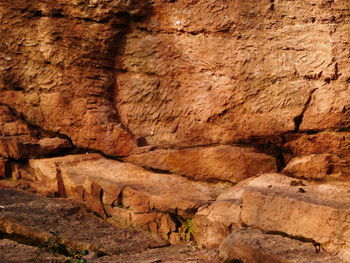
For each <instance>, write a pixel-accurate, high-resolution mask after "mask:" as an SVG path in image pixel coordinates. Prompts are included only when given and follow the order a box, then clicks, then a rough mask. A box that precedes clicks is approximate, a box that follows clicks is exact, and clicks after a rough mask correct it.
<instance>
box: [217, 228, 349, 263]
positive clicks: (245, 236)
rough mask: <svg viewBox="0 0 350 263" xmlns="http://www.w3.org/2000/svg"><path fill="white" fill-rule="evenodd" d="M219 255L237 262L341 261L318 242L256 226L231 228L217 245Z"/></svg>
mask: <svg viewBox="0 0 350 263" xmlns="http://www.w3.org/2000/svg"><path fill="white" fill-rule="evenodd" d="M220 257H221V258H222V259H223V260H225V261H226V262H237V263H238V262H240V263H345V261H343V260H341V259H340V258H338V257H337V256H332V255H330V254H329V253H327V252H325V251H323V250H322V249H320V247H319V246H318V244H315V245H314V244H312V243H311V242H301V241H299V240H295V239H291V238H287V237H283V236H280V235H276V234H265V233H263V232H261V231H260V230H256V229H255V230H254V229H241V230H237V231H234V232H232V233H231V235H230V236H229V237H227V238H226V239H225V241H224V242H223V243H222V244H221V246H220Z"/></svg>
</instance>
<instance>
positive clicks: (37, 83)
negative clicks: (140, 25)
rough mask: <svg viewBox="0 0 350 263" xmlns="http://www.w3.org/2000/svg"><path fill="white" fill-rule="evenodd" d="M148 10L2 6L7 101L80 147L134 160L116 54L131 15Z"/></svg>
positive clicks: (2, 91) (2, 89)
mask: <svg viewBox="0 0 350 263" xmlns="http://www.w3.org/2000/svg"><path fill="white" fill-rule="evenodd" d="M143 9H144V2H143V1H133V3H131V2H127V3H125V2H124V1H112V2H108V3H107V2H104V3H98V2H95V3H90V2H89V1H80V2H79V1H75V2H69V3H68V2H66V1H55V2H52V1H40V2H37V1H29V2H28V1H24V0H16V1H12V2H11V3H9V2H6V1H5V2H4V1H2V2H1V3H0V10H1V11H0V12H1V13H0V17H1V19H0V24H2V26H1V30H0V36H1V38H2V39H4V41H3V42H2V43H1V46H0V52H1V56H2V57H3V59H2V60H1V68H2V71H1V75H0V103H2V104H5V105H10V106H11V107H13V108H14V109H15V110H16V111H17V112H19V113H21V114H23V115H24V117H25V118H26V119H27V120H28V121H30V122H31V123H33V124H35V125H38V126H40V127H41V128H43V129H45V130H50V131H54V132H60V133H62V134H65V135H67V136H69V137H71V139H72V141H73V143H74V144H76V145H77V146H78V147H82V148H91V149H97V150H101V151H104V152H105V153H106V154H111V155H127V154H128V153H129V152H130V151H131V149H132V147H133V146H134V142H133V138H132V135H131V134H130V133H129V132H128V130H127V129H124V128H123V127H122V125H121V124H120V123H119V122H118V117H117V112H116V110H115V109H114V108H113V106H112V103H111V102H110V100H111V92H112V91H111V87H112V83H113V80H114V70H113V65H114V55H113V54H114V53H115V52H116V50H117V49H118V45H119V44H118V43H121V42H122V38H121V34H123V32H124V31H125V29H124V28H125V25H126V23H127V21H126V20H125V13H124V15H123V12H130V13H132V14H136V13H140V12H139V11H141V12H143ZM118 13H119V14H122V15H117V14H118Z"/></svg>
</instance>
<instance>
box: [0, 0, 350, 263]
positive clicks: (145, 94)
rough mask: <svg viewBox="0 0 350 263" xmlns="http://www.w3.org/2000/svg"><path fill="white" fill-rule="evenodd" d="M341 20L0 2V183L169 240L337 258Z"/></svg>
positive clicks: (345, 63)
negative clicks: (22, 186)
mask: <svg viewBox="0 0 350 263" xmlns="http://www.w3.org/2000/svg"><path fill="white" fill-rule="evenodd" d="M349 24H350V3H349V2H348V1H346V0H320V1H315V0H290V1H284V0H260V1H256V0H246V1H238V0H234V1H227V0H208V1H198V0H191V1H188V0H174V1H170V0H154V1H146V0H73V1H64V0H56V1H49V0H31V1H26V0H13V1H6V0H0V38H1V39H2V41H1V42H0V58H1V59H0V69H1V70H0V168H1V169H0V177H3V176H12V177H14V178H15V179H17V180H24V181H26V183H27V184H28V185H26V187H28V186H29V187H30V188H32V189H35V190H36V191H38V192H41V193H45V194H47V195H54V196H61V197H70V198H73V199H77V200H80V201H82V202H85V203H86V204H87V205H89V206H90V207H91V208H92V209H93V210H94V211H95V212H97V213H99V214H100V215H102V216H104V217H107V218H110V217H112V218H114V219H117V220H119V221H122V222H124V223H125V222H127V224H132V225H136V226H138V227H142V228H144V229H147V230H150V231H153V232H158V233H160V234H161V235H162V236H163V237H165V238H167V239H169V240H170V241H171V242H172V243H176V242H179V241H180V240H181V239H186V238H190V239H194V240H195V241H197V242H198V243H199V244H202V245H205V246H208V247H217V246H219V245H220V243H221V241H222V240H223V239H225V238H226V237H227V236H228V235H229V234H230V233H231V232H232V233H233V234H234V233H236V235H237V236H238V237H239V238H242V239H243V240H245V238H246V234H244V233H241V232H240V231H238V232H237V231H236V230H237V229H239V228H242V227H243V228H244V227H247V226H248V227H252V228H259V229H260V230H263V231H267V232H268V231H272V232H273V231H280V232H281V231H282V232H284V233H285V234H286V235H290V236H295V235H298V236H302V237H305V238H306V239H307V240H309V239H312V240H313V241H315V242H316V241H317V242H320V243H325V244H326V243H327V244H331V245H330V246H331V247H330V248H329V251H332V252H339V251H340V250H339V249H340V248H341V249H343V247H345V248H346V249H348V248H347V247H350V245H349V244H350V243H349V242H348V240H347V237H343V233H338V232H336V231H338V230H337V229H338V228H339V229H346V228H347V227H348V226H347V223H346V222H345V223H344V222H343V221H342V220H340V219H339V217H345V218H346V217H347V216H348V214H347V213H348V205H347V204H345V203H346V202H345V203H344V202H342V201H340V200H341V197H342V196H344V195H346V193H347V191H348V190H350V185H348V181H349V176H350V168H349V167H350V159H349V153H350V135H349V127H350V96H349V95H350V86H349V83H350V70H349V68H350V49H349V41H350V28H349ZM87 152H89V153H93V154H88V155H81V153H87ZM96 153H100V154H102V155H104V156H101V155H99V154H96ZM78 154H79V155H78ZM68 155H69V156H68ZM47 157H57V158H47ZM106 158H110V159H109V160H107V159H106ZM113 158H114V159H117V160H111V159H113ZM37 159H39V160H37ZM27 161H28V162H27ZM120 161H122V162H124V163H121V162H120ZM10 166H11V167H12V168H11V169H10ZM275 172H281V173H283V174H284V175H279V174H276V173H275ZM263 173H268V175H261V174H263ZM286 176H288V177H286ZM289 177H293V178H294V179H293V178H292V179H291V178H289ZM300 179H302V180H309V181H310V182H309V183H307V184H304V182H302V181H300ZM241 181H243V182H241ZM314 181H317V182H318V183H316V182H314ZM320 181H321V182H322V183H321V182H320ZM239 182H241V183H239ZM334 182H336V183H334ZM236 183H239V184H238V185H236V186H233V187H232V188H229V187H230V186H232V185H234V184H236ZM335 184H341V187H340V186H337V187H338V188H337V187H336V186H334V185H335ZM294 186H298V187H297V188H293V187H294ZM299 186H300V187H299ZM290 187H292V188H290ZM334 187H335V188H334ZM304 188H305V189H306V191H307V194H305V195H303V193H305V192H303V191H305V189H304ZM300 189H302V190H300ZM324 189H332V190H329V192H327V191H324ZM270 192H271V193H270ZM308 192H310V193H308ZM325 193H326V195H327V194H330V196H329V198H328V197H325V196H322V200H319V201H317V197H318V196H319V195H324V194H325ZM300 200H303V201H300ZM257 202H258V203H259V206H257V205H256V203H257ZM270 204H272V206H273V207H272V208H271V211H270V210H268V206H269V205H270ZM295 204H296V205H295ZM294 205H295V207H294V208H293V206H294ZM259 207H260V208H261V209H265V208H266V209H265V210H264V211H265V212H266V213H265V212H264V213H265V214H264V213H262V214H261V213H260V212H259V211H260V210H259V209H260V208H259ZM301 207H306V208H308V211H311V212H310V214H303V212H302V211H301V210H302V208H301ZM282 208H283V209H285V210H283V209H282ZM311 208H312V209H311ZM343 208H344V209H345V210H344V211H343V210H342V209H343ZM274 209H275V210H277V212H276V214H274V213H275V210H274ZM325 210H327V211H328V212H325ZM281 211H282V212H281ZM329 211H330V212H329ZM288 213H291V214H293V213H294V214H293V215H297V216H296V218H295V220H296V221H297V219H298V218H301V217H303V216H305V217H306V218H309V219H310V218H316V217H317V214H324V215H330V214H331V213H334V214H335V216H334V217H335V218H336V220H335V221H336V223H334V224H333V223H332V224H331V223H329V222H328V221H327V220H325V221H322V222H321V223H322V224H323V225H327V224H328V225H331V227H330V230H329V231H328V232H327V233H325V235H326V237H324V236H322V237H320V236H319V235H318V232H319V230H320V229H317V230H315V231H314V232H312V231H311V232H310V231H309V230H308V228H312V227H313V226H311V225H309V224H308V223H309V222H304V221H302V222H301V221H300V222H299V221H297V222H291V221H290V219H288V218H286V216H284V215H288ZM327 213H328V214H327ZM260 214H261V218H259V220H260V221H259V220H258V219H257V217H258V215H260ZM338 215H340V216H338ZM329 217H330V218H333V217H332V216H329ZM291 218H292V217H291ZM274 220H275V221H276V222H275V221H274ZM288 220H289V221H288ZM345 221H346V220H345ZM327 222H328V223H327ZM304 224H305V225H304ZM192 225H193V227H194V228H197V230H195V229H192ZM278 226H280V227H279V228H278ZM299 226H304V227H305V229H304V228H301V227H299ZM198 229H200V230H201V231H198ZM312 229H314V228H312ZM332 231H333V232H332ZM334 231H335V232H336V234H337V235H341V238H340V239H339V240H338V239H337V240H335V239H333V238H332V235H333V234H334V233H335V232H334ZM252 233H254V235H255V236H256V238H257V239H259V238H262V239H264V238H265V237H264V235H265V234H266V233H262V234H261V233H257V232H254V231H253V232H252ZM233 234H232V235H233ZM237 236H236V237H235V236H233V237H232V236H231V237H230V239H228V240H227V241H226V243H227V244H229V243H230V242H231V241H232V240H236V239H237ZM230 240H231V241H230ZM276 240H277V239H276ZM281 242H282V241H281ZM284 242H285V240H283V243H284ZM226 243H223V244H224V245H223V250H224V252H222V254H224V255H226V256H227V255H233V254H234V253H233V252H232V251H226V250H227V247H225V244H226ZM292 243H293V242H292ZM250 245H251V244H250V243H249V242H248V241H247V242H243V241H242V244H241V245H240V246H242V247H246V246H250ZM294 245H295V246H299V245H300V244H299V243H296V242H294V243H293V246H294ZM286 247H288V245H286ZM263 248H264V249H266V250H268V251H270V244H266V246H265V247H263ZM251 249H252V250H254V249H257V250H258V249H259V248H256V247H254V244H253V245H251ZM304 249H306V250H307V251H309V252H310V249H309V248H305V247H302V249H301V251H304ZM346 249H345V252H344V253H343V254H344V255H343V256H342V258H343V259H345V260H348V261H346V262H350V260H349V258H348V257H347V256H346V255H347V253H349V252H346V251H347V250H346ZM238 250H239V249H238ZM238 250H237V251H238ZM306 250H305V251H306ZM237 251H236V252H237ZM276 251H279V250H276ZM236 252H235V253H236ZM309 252H307V253H309ZM232 253H233V254H232ZM281 253H282V252H281ZM300 253H301V252H300ZM236 254H239V255H240V252H239V253H238V252H237V253H236ZM241 256H242V255H241ZM243 257H246V258H250V259H249V260H252V259H251V257H250V256H249V255H248V256H247V255H243ZM276 257H277V256H276ZM325 257H326V258H327V260H329V258H328V256H327V255H325ZM278 260H280V259H278ZM331 260H332V259H331ZM251 262H253V261H251ZM276 262H277V261H276ZM278 262H290V261H278ZM325 262H326V261H325ZM327 262H328V261H327ZM330 262H331V261H330ZM339 262H340V261H339Z"/></svg>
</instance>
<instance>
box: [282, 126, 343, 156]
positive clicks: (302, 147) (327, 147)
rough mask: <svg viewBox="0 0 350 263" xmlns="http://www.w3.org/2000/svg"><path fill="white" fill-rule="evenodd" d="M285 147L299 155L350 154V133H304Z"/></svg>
mask: <svg viewBox="0 0 350 263" xmlns="http://www.w3.org/2000/svg"><path fill="white" fill-rule="evenodd" d="M284 147H285V148H286V149H288V150H289V151H291V152H292V153H293V154H294V155H297V156H303V155H310V154H323V153H329V154H335V155H338V156H340V157H345V156H348V155H349V154H350V133H349V132H329V131H325V132H320V133H317V134H311V135H302V136H300V137H299V138H297V139H294V140H291V141H289V142H287V143H286V144H285V145H284Z"/></svg>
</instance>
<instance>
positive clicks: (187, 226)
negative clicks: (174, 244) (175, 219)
mask: <svg viewBox="0 0 350 263" xmlns="http://www.w3.org/2000/svg"><path fill="white" fill-rule="evenodd" d="M179 220H180V222H181V227H180V229H179V233H180V236H181V238H183V239H186V240H188V241H192V240H193V219H192V218H191V219H187V220H182V219H181V218H179Z"/></svg>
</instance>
